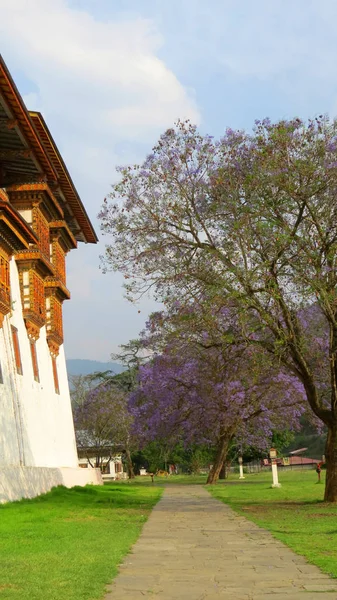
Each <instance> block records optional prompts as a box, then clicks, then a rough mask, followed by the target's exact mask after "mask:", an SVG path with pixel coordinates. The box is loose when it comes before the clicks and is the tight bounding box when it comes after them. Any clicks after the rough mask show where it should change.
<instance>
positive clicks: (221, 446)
mask: <svg viewBox="0 0 337 600" xmlns="http://www.w3.org/2000/svg"><path fill="white" fill-rule="evenodd" d="M230 441H231V436H230V435H228V433H226V434H224V435H223V436H221V438H220V440H219V443H218V448H217V452H216V456H215V459H214V463H213V466H212V468H211V470H210V472H209V474H208V477H207V482H206V483H207V484H211V483H217V481H218V479H219V475H220V472H221V469H222V467H223V465H224V463H225V462H226V458H227V452H228V447H229V444H230Z"/></svg>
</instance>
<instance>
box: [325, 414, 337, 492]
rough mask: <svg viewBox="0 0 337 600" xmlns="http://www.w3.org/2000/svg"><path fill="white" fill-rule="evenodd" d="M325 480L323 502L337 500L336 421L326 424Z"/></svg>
mask: <svg viewBox="0 0 337 600" xmlns="http://www.w3.org/2000/svg"><path fill="white" fill-rule="evenodd" d="M325 461H326V481H325V493H324V501H325V502H337V423H334V424H333V425H328V435H327V439H326V444H325Z"/></svg>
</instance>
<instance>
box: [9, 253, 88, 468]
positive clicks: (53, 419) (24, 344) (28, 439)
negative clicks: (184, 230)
mask: <svg viewBox="0 0 337 600" xmlns="http://www.w3.org/2000/svg"><path fill="white" fill-rule="evenodd" d="M10 276H11V296H12V308H13V310H12V313H11V314H9V315H7V316H6V317H5V318H4V323H3V327H2V329H0V362H1V369H2V375H3V384H0V406H1V410H0V468H1V467H9V466H26V467H34V466H35V467H73V468H74V467H76V468H77V467H78V459H77V451H76V443H75V434H74V426H73V419H72V411H71V403H70V395H69V386H68V380H67V371H66V363H65V356H64V350H63V346H62V347H61V348H60V354H59V356H58V357H57V359H56V362H57V371H58V378H59V388H60V394H57V393H56V392H55V388H54V378H53V370H52V361H51V356H50V352H49V347H48V345H47V340H46V331H45V327H43V328H42V329H41V332H40V338H39V339H38V340H37V342H36V351H37V358H38V365H39V377H40V382H37V381H35V380H34V375H33V367H32V360H31V351H30V344H29V338H28V335H27V330H26V327H25V324H24V320H23V316H22V308H21V296H20V287H19V277H18V271H17V266H16V263H15V259H14V258H12V260H11V262H10ZM11 325H14V326H15V327H16V328H17V330H18V337H19V344H20V353H21V361H22V371H23V374H22V375H19V374H18V373H17V371H16V365H15V357H14V349H13V344H12V333H11Z"/></svg>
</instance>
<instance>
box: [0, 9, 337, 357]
mask: <svg viewBox="0 0 337 600" xmlns="http://www.w3.org/2000/svg"><path fill="white" fill-rule="evenodd" d="M336 23H337V3H336V2H335V0H254V1H253V0H240V1H238V0H209V1H208V2H207V3H206V2H205V1H204V0H203V1H201V0H180V1H179V2H178V1H177V0H170V1H169V2H168V1H167V0H130V1H127V0H119V2H113V1H112V0H0V40H1V44H0V52H1V54H2V55H3V57H4V59H5V61H6V62H7V65H8V67H9V69H10V71H11V73H12V75H13V77H14V80H15V82H16V84H17V86H18V88H19V90H20V92H21V94H22V95H23V97H24V100H25V102H26V104H27V106H28V108H29V109H31V110H40V111H41V112H42V113H43V114H44V116H45V119H46V121H47V123H48V126H49V128H50V130H51V132H52V134H53V136H54V138H55V140H56V143H57V144H58V146H59V149H60V151H61V153H62V155H63V157H64V159H65V161H66V163H67V166H68V168H69V170H70V172H71V174H72V177H73V179H74V181H75V184H76V186H77V188H78V191H79V193H80V195H81V197H82V199H83V202H84V204H85V206H86V208H87V210H88V213H89V215H90V217H91V219H92V220H93V223H94V225H95V227H96V230H97V233H98V234H99V224H98V223H97V220H96V215H97V213H98V211H99V208H100V205H101V203H102V200H103V198H104V197H105V195H106V194H107V193H108V192H109V189H110V184H111V183H113V182H114V181H115V180H116V176H115V166H116V165H117V164H124V163H129V162H135V161H141V160H142V158H143V157H145V155H146V154H147V153H148V152H149V150H150V149H151V147H152V145H153V144H154V143H155V141H156V139H157V138H158V136H159V135H160V133H161V132H162V131H164V130H165V129H166V128H167V127H169V126H171V125H172V123H173V122H174V120H175V119H176V118H178V117H185V116H186V117H187V116H188V117H190V118H191V120H192V121H194V122H196V123H197V124H198V125H199V126H200V128H201V130H202V131H203V132H208V133H211V134H212V135H215V136H219V135H221V133H222V132H223V131H224V129H225V128H226V127H227V126H230V127H232V128H251V127H252V125H253V122H254V120H255V119H257V118H263V117H266V116H269V117H270V118H271V119H273V120H277V119H279V118H283V117H293V116H295V115H296V116H300V117H304V118H307V117H309V116H315V115H317V114H321V113H328V114H329V115H330V116H332V117H334V116H335V115H336V109H337V76H336V58H337V35H336V27H337V26H336ZM99 235H100V234H99ZM103 249H104V238H103V240H101V241H100V243H99V244H98V245H97V246H96V247H95V246H91V245H88V246H84V245H79V248H78V250H77V251H73V252H72V253H71V254H70V255H69V256H68V287H69V288H70V290H71V292H72V300H71V301H70V302H65V303H64V325H65V336H66V342H65V346H66V353H67V356H68V357H69V358H91V359H97V360H104V361H105V360H108V358H109V356H110V353H111V352H115V351H116V350H117V349H118V345H119V344H121V343H125V342H127V341H128V340H129V339H130V338H132V337H136V336H137V334H138V332H139V331H140V330H141V329H142V327H143V325H144V323H145V320H146V317H147V314H148V313H149V311H151V310H153V309H154V308H155V304H154V303H153V302H152V301H151V299H149V298H146V299H144V300H143V301H142V302H141V304H140V306H133V305H131V304H129V303H127V301H126V300H125V299H124V298H123V289H122V281H123V280H122V277H121V275H119V274H108V275H102V273H101V272H100V270H99V255H100V254H102V252H103ZM139 310H140V311H141V312H140V313H139V312H138V311H139Z"/></svg>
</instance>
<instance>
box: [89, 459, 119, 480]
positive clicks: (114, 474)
mask: <svg viewBox="0 0 337 600" xmlns="http://www.w3.org/2000/svg"><path fill="white" fill-rule="evenodd" d="M102 464H103V470H102V477H103V479H112V480H118V479H126V478H127V473H125V472H124V469H123V462H122V457H121V456H120V455H118V456H112V457H111V456H110V457H109V456H106V457H102ZM79 465H80V467H81V468H82V469H93V468H94V462H92V461H91V460H90V459H89V458H86V457H83V458H79Z"/></svg>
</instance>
